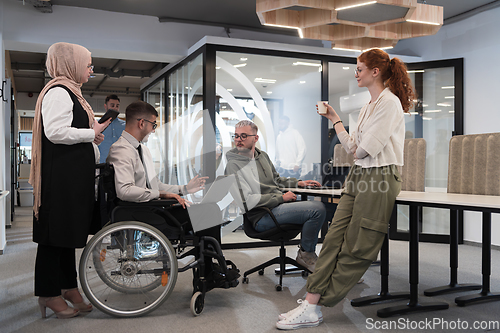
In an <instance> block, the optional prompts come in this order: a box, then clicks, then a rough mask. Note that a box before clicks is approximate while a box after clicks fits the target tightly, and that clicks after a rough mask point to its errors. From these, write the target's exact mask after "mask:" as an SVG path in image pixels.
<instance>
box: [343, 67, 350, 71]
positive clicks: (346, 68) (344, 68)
mask: <svg viewBox="0 0 500 333" xmlns="http://www.w3.org/2000/svg"><path fill="white" fill-rule="evenodd" d="M349 68H350V67H342V69H343V70H345V71H346V70H348V69H349Z"/></svg>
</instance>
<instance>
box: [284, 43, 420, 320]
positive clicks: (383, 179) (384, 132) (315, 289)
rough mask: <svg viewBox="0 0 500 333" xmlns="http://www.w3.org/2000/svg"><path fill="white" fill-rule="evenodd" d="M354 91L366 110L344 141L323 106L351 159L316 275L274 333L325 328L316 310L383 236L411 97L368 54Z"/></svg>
mask: <svg viewBox="0 0 500 333" xmlns="http://www.w3.org/2000/svg"><path fill="white" fill-rule="evenodd" d="M355 77H356V80H357V81H358V87H366V88H368V91H369V92H370V96H371V99H370V102H369V103H368V104H366V105H365V106H364V107H363V108H362V109H361V112H360V114H359V118H358V123H357V125H356V127H355V128H354V130H353V131H352V132H351V133H350V134H348V133H347V132H346V130H345V128H344V126H343V124H342V121H341V120H340V117H339V116H338V114H337V113H336V112H335V110H334V109H333V108H332V107H331V106H330V105H328V104H326V103H325V105H326V107H327V113H326V114H322V115H323V116H324V117H326V118H328V119H329V120H330V121H332V123H333V126H334V128H335V131H336V132H337V135H338V137H339V139H340V142H341V143H342V146H343V147H344V149H345V150H346V151H347V152H348V153H351V154H353V155H354V159H355V161H354V165H353V166H352V168H351V170H350V172H349V175H348V176H347V178H346V182H345V186H344V190H343V191H342V196H341V199H340V201H339V204H338V207H337V211H336V212H335V216H334V218H333V221H332V224H331V225H330V228H329V230H328V234H327V235H326V236H325V240H324V242H323V247H322V249H321V252H320V255H319V258H318V261H317V263H316V269H315V271H314V273H313V274H311V275H310V276H309V277H308V279H307V285H306V288H307V295H306V298H305V300H304V301H302V300H299V303H301V304H300V305H299V306H298V307H297V308H295V309H293V310H291V311H289V312H287V313H284V314H281V315H280V316H279V321H278V322H277V323H276V326H277V327H278V328H280V329H297V328H301V327H312V326H317V325H319V323H321V322H322V321H323V315H322V313H321V305H324V306H328V307H331V306H335V305H336V304H337V303H339V302H340V301H341V300H342V299H343V298H344V297H345V295H346V294H347V293H348V292H349V290H351V288H352V287H353V286H354V285H355V284H356V283H357V282H358V280H359V279H360V278H361V277H362V276H363V274H364V273H365V272H366V270H367V269H368V268H369V267H370V264H371V263H372V262H373V261H374V260H375V259H376V258H377V254H378V252H379V251H380V248H381V247H382V243H383V241H384V236H385V234H386V233H387V229H388V224H389V219H390V216H391V213H392V209H393V206H394V202H395V200H396V197H397V195H398V194H399V192H400V190H401V178H400V175H399V173H398V169H397V167H398V166H401V165H403V147H404V139H405V121H404V112H409V109H410V108H411V106H412V103H413V102H412V101H413V99H414V97H415V93H414V89H413V85H412V83H411V80H410V78H409V77H408V74H407V72H406V66H405V65H404V63H403V62H402V61H401V60H399V59H397V58H393V59H390V57H389V55H388V54H387V53H386V52H384V51H382V50H380V49H372V50H369V51H366V52H364V53H362V54H361V55H360V56H359V57H358V62H357V67H356V69H355Z"/></svg>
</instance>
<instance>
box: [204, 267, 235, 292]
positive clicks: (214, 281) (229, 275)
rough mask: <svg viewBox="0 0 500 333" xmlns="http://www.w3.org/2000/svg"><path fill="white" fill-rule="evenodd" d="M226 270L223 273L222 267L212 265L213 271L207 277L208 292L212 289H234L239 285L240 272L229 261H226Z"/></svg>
mask: <svg viewBox="0 0 500 333" xmlns="http://www.w3.org/2000/svg"><path fill="white" fill-rule="evenodd" d="M226 266H227V270H226V271H225V272H223V269H222V267H220V266H219V265H218V264H215V263H214V264H212V267H213V271H212V272H211V274H210V276H209V277H207V282H208V283H207V287H208V290H211V289H214V288H224V289H229V288H234V287H236V286H237V285H238V284H239V280H238V278H239V277H240V270H239V269H238V268H237V267H236V265H235V264H234V263H233V262H232V261H231V260H226Z"/></svg>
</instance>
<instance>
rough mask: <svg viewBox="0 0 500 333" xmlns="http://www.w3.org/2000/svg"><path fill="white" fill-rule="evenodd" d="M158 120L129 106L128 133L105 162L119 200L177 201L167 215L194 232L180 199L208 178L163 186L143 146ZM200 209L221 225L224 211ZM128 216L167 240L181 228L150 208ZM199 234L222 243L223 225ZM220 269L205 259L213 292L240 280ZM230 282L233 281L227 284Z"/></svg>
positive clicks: (143, 106) (146, 107) (139, 105)
mask: <svg viewBox="0 0 500 333" xmlns="http://www.w3.org/2000/svg"><path fill="white" fill-rule="evenodd" d="M157 117H158V112H156V110H155V108H154V107H153V106H151V105H150V104H148V103H146V102H143V101H137V102H134V103H132V104H130V105H129V106H128V107H127V109H126V110H125V119H126V125H125V130H124V131H123V133H122V135H121V137H120V138H119V139H118V141H116V142H115V143H114V144H113V145H112V146H111V148H110V149H109V154H108V157H107V159H106V162H107V163H110V164H113V167H114V170H115V187H116V195H117V197H118V199H120V200H122V201H128V202H148V201H151V200H153V199H158V198H162V199H174V200H177V201H178V202H179V204H180V206H179V207H173V208H170V209H168V212H169V213H170V214H172V215H173V216H174V217H175V218H176V219H177V220H178V221H179V222H180V223H181V225H182V227H183V229H184V230H185V231H191V230H192V226H191V222H190V219H189V214H188V211H187V209H186V208H187V207H189V204H190V202H189V201H187V200H185V199H184V198H182V197H181V196H182V195H185V194H188V193H195V192H197V191H199V190H202V189H204V188H205V181H206V179H207V178H208V177H198V176H196V177H194V178H193V179H191V180H190V181H189V183H188V184H187V185H183V186H181V185H168V184H163V183H162V182H161V181H160V180H159V179H158V177H157V176H156V174H155V170H154V167H153V159H152V156H151V153H150V152H149V149H148V148H147V146H145V145H144V144H142V143H141V141H143V140H144V139H145V138H147V137H148V136H149V134H150V133H152V132H154V131H155V129H156V126H157V125H156V118H157ZM190 209H191V208H190ZM193 209H194V207H193ZM199 209H202V210H203V216H206V218H207V220H209V219H217V220H220V221H221V223H222V216H221V212H220V210H219V207H218V206H217V205H216V204H213V205H203V206H201V205H199V206H196V210H199ZM128 214H130V216H128V218H129V219H130V220H136V221H141V222H145V223H148V224H150V225H152V226H154V227H155V228H157V229H158V230H160V231H161V232H163V233H164V234H165V235H166V236H167V237H168V236H175V235H176V234H177V235H178V233H179V230H178V228H175V227H173V226H172V225H171V224H169V223H167V222H166V221H165V219H164V218H162V217H161V216H160V215H158V214H156V213H155V212H154V211H153V210H150V209H149V208H147V207H143V208H142V209H141V208H140V207H137V208H134V210H133V211H132V210H130V212H128ZM196 235H197V236H211V237H213V238H215V239H216V240H217V241H218V242H219V243H220V226H215V227H212V228H209V229H205V230H202V231H200V232H198V233H196ZM217 266H218V265H216V264H215V263H212V258H211V257H209V256H205V277H206V278H207V280H208V281H209V287H210V289H211V288H213V287H219V286H221V285H224V283H225V282H232V281H234V280H236V281H237V278H238V277H239V274H237V269H234V271H233V272H232V273H234V274H233V275H234V276H232V277H229V276H228V277H224V276H223V275H222V274H219V273H218V272H220V268H218V267H217ZM228 275H229V274H228ZM236 275H237V276H236ZM227 279H230V280H229V281H226V280H227ZM214 281H215V282H214ZM219 282H220V283H219ZM234 286H235V285H234Z"/></svg>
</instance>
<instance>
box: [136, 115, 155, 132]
mask: <svg viewBox="0 0 500 333" xmlns="http://www.w3.org/2000/svg"><path fill="white" fill-rule="evenodd" d="M137 120H144V121H147V122H148V123H150V124H151V125H153V130H155V129H156V127H158V124H157V123H156V121H155V122H152V121H149V120H146V119H144V118H139V119H137Z"/></svg>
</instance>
